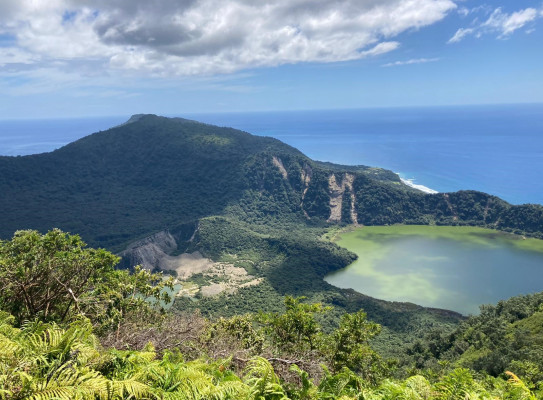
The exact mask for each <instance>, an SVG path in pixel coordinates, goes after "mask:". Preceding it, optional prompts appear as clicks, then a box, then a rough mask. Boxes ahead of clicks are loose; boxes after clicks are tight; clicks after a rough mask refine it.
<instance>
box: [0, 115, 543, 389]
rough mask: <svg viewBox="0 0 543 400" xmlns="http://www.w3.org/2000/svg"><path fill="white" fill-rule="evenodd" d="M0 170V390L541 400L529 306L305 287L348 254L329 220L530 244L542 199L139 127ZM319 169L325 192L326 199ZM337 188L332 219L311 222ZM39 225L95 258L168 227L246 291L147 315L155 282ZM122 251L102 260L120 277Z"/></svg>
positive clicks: (211, 131)
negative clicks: (440, 189) (442, 229)
mask: <svg viewBox="0 0 543 400" xmlns="http://www.w3.org/2000/svg"><path fill="white" fill-rule="evenodd" d="M278 163H279V164H280V165H282V168H279V167H278V166H277V164H278ZM0 171H1V172H2V173H1V174H0V191H1V192H2V194H3V195H2V196H0V207H1V208H2V211H3V212H2V214H1V215H0V237H2V238H4V239H7V238H8V237H11V235H13V232H15V231H17V230H19V229H21V228H22V229H36V230H38V231H40V232H41V233H39V232H38V231H33V230H28V231H20V232H18V233H16V234H15V236H14V237H13V239H12V240H9V241H8V240H5V241H2V242H0V287H2V292H0V308H1V309H2V310H4V311H5V313H2V314H1V317H0V397H3V398H6V399H12V398H13V399H18V398H31V399H46V398H56V399H64V398H70V399H72V398H80V399H86V398H111V399H113V398H184V397H183V396H185V397H187V398H217V399H219V398H250V399H252V398H255V399H256V398H258V399H276V398H277V399H281V398H291V399H332V398H341V397H342V396H345V397H344V398H357V399H370V398H372V399H394V398H410V399H453V398H458V399H465V398H466V397H467V396H469V397H470V398H482V399H485V398H489V399H490V398H495V397H497V398H507V399H524V398H526V399H531V398H536V396H540V395H541V390H542V389H541V371H543V366H542V365H541V361H540V360H541V359H543V357H541V355H542V353H541V350H540V347H538V346H541V328H540V326H541V320H542V317H541V313H543V310H541V308H540V304H536V303H537V301H535V302H533V304H532V302H530V301H524V300H514V299H512V300H510V301H512V302H515V301H519V302H520V303H519V306H518V307H517V306H511V307H509V306H507V307H505V308H504V309H502V308H503V305H502V306H500V304H498V305H497V306H496V308H495V309H491V308H490V307H487V309H488V310H489V311H488V312H485V311H484V312H483V313H482V314H481V317H482V318H483V319H476V318H477V317H475V319H472V318H470V319H468V320H467V321H466V322H465V323H462V324H460V325H459V323H460V322H461V321H462V320H463V318H462V317H461V316H460V315H458V314H456V313H452V312H448V311H446V310H435V309H425V308H423V307H420V306H417V305H414V304H409V303H391V302H386V301H381V300H377V299H374V298H371V297H368V296H365V295H363V294H360V293H357V292H355V291H352V290H342V289H338V288H335V287H333V286H331V285H329V284H327V283H326V282H324V281H323V278H324V276H326V275H327V274H328V273H330V272H332V271H336V270H338V269H341V268H344V267H345V266H347V265H348V264H349V263H351V262H352V261H353V260H354V259H355V257H356V256H355V255H354V254H353V253H351V252H349V251H347V250H346V249H343V248H340V247H338V246H337V245H336V244H334V243H332V242H330V241H329V240H327V239H325V235H326V234H327V233H328V234H331V233H330V232H333V231H334V230H335V229H337V228H338V227H341V226H344V225H345V224H351V223H357V224H363V225H387V224H397V223H403V224H407V225H414V224H423V225H430V226H432V225H465V226H477V227H485V228H493V229H499V230H502V231H509V232H514V233H517V234H523V235H526V236H533V237H543V233H542V232H543V207H541V206H538V205H524V206H512V205H510V204H508V203H506V202H504V201H502V200H500V199H498V198H496V197H493V196H490V195H487V194H484V193H479V192H472V191H461V192H457V193H449V194H436V195H427V194H423V193H420V192H417V191H416V190H413V189H411V188H409V187H407V186H405V185H402V184H401V183H400V181H399V178H398V177H397V176H396V175H395V174H393V173H392V172H390V171H385V170H382V169H378V168H369V167H364V166H351V167H349V166H340V165H334V164H329V163H320V162H314V161H312V160H310V159H309V158H307V157H305V156H304V155H303V154H301V153H300V152H299V151H297V150H296V149H293V148H291V147H289V146H287V145H285V144H283V143H281V142H279V141H277V140H274V139H270V138H262V137H255V136H251V135H249V134H247V133H244V132H240V131H237V130H234V129H227V128H218V127H214V126H210V125H205V124H200V123H197V122H194V121H188V120H183V119H168V118H161V117H157V116H153V115H143V116H139V118H134V119H132V120H131V121H130V122H129V123H127V124H124V125H121V126H119V127H116V128H113V129H110V130H108V131H106V132H99V133H96V134H94V135H91V136H88V137H86V138H83V139H81V140H78V141H77V142H74V143H72V144H70V145H68V146H65V147H63V148H61V149H59V150H56V151H54V152H51V153H46V154H40V155H33V156H25V157H0ZM332 174H334V176H335V180H336V182H337V183H338V185H339V186H340V187H343V188H344V192H343V194H341V193H339V194H338V193H333V191H332V190H331V188H330V186H329V180H330V179H331V175H332ZM351 179H352V182H353V183H352V189H351V188H350V186H346V185H345V184H344V182H345V181H346V180H351ZM336 195H337V196H342V197H341V198H337V199H336V200H337V201H336V204H340V205H341V206H342V210H341V212H340V213H339V216H338V219H339V221H338V222H337V224H335V223H329V222H327V221H328V219H329V218H330V216H331V206H330V202H331V197H332V196H336ZM351 206H353V209H354V212H355V214H356V215H355V217H353V216H352V215H353V214H352V213H351V212H350V210H351ZM347 211H349V212H347ZM353 218H355V219H356V221H353ZM54 227H57V228H60V229H63V230H66V231H71V232H78V233H79V234H81V236H82V238H84V239H85V241H86V242H88V243H90V244H91V245H93V246H102V247H106V248H107V249H109V250H112V251H122V250H124V249H125V248H126V247H127V245H128V244H130V243H133V242H134V241H135V240H137V239H143V238H147V237H149V236H150V235H151V234H153V233H156V232H162V231H167V232H168V233H169V234H171V236H172V238H173V239H174V241H175V245H174V247H175V248H173V247H169V248H168V249H167V253H168V254H169V255H179V254H181V253H184V252H188V251H190V252H192V251H196V250H198V251H200V252H201V253H202V254H203V255H204V256H206V257H208V258H210V259H212V260H213V261H223V262H231V263H233V264H234V265H236V266H238V267H242V268H246V269H247V271H248V272H249V273H250V274H251V275H254V276H256V277H258V278H260V279H261V283H260V284H258V285H255V286H247V287H243V288H240V289H239V290H238V291H237V292H236V293H234V294H221V295H219V296H216V297H201V296H197V297H196V298H193V299H188V298H178V299H176V301H175V303H174V305H173V307H172V311H173V312H172V313H165V312H164V310H163V309H162V307H161V305H165V304H167V303H168V300H169V295H168V293H172V290H173V287H172V281H169V280H164V279H163V277H162V276H161V275H159V274H158V275H157V274H151V273H149V272H147V271H146V270H141V269H137V268H136V269H134V270H133V272H132V273H131V272H129V271H128V270H119V269H115V268H116V263H117V261H118V259H117V257H115V256H113V255H112V254H111V253H109V252H108V251H105V250H94V249H89V248H86V247H85V244H84V243H83V242H82V240H81V239H80V238H79V237H78V236H71V235H69V234H66V233H64V232H62V231H59V230H52V231H50V230H51V229H53V228H54ZM405 229H408V228H405ZM409 229H411V228H409ZM412 229H417V228H412ZM47 231H50V232H49V233H45V232H47ZM43 233H45V234H43ZM148 240H151V239H148ZM534 243H536V242H533V241H530V240H523V241H522V242H520V241H519V246H520V247H526V246H530V247H532V246H534ZM130 257H131V255H130V254H128V255H127V257H126V258H125V259H124V260H123V262H122V263H121V264H119V265H122V266H124V267H133V263H131V261H132V260H133V259H132V258H130ZM151 267H156V265H152V266H151ZM170 274H172V275H175V274H174V273H173V271H170ZM193 279H194V280H195V281H199V282H200V283H205V282H206V281H207V280H208V278H207V277H206V276H205V275H201V276H194V277H193ZM285 296H294V297H286V299H287V301H286V303H285V301H284V299H285ZM299 296H304V297H305V298H306V300H305V301H302V300H301V299H299V298H298V297H299ZM152 299H154V300H153V301H151V300H152ZM521 299H523V298H521ZM508 304H509V303H508ZM257 310H261V311H262V313H260V314H259V315H255V314H254V313H255V311H257ZM362 310H363V311H362ZM504 310H513V311H504ZM522 310H524V311H522ZM511 315H516V316H515V317H512V316H511ZM206 318H209V319H206ZM377 324H379V325H380V326H378V325H377ZM379 331H381V333H380V334H377V333H378V332H379ZM93 332H94V333H93ZM426 334H428V336H425V335H426ZM94 335H97V336H94ZM498 338H501V339H500V340H498ZM98 342H100V343H101V344H100V343H98ZM148 342H152V346H151V345H149V346H147V343H148ZM493 343H496V344H495V345H494V344H493ZM153 347H154V348H153ZM127 349H128V350H127ZM391 358H393V359H391ZM321 365H323V366H321ZM506 369H509V370H511V371H512V372H514V373H515V374H516V375H509V376H506V375H504V374H505V373H506ZM517 375H518V377H517ZM508 380H509V381H508Z"/></svg>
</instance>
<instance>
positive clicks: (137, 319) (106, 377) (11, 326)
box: [0, 230, 543, 400]
mask: <svg viewBox="0 0 543 400" xmlns="http://www.w3.org/2000/svg"><path fill="white" fill-rule="evenodd" d="M1 249H2V252H1V253H0V254H1V257H0V272H1V273H2V275H1V277H2V282H3V283H4V284H6V285H7V287H8V288H11V289H10V290H11V292H10V293H11V294H13V293H15V292H14V289H13V288H14V287H18V286H21V285H20V284H19V283H20V282H28V281H29V280H28V279H26V280H25V279H22V278H24V277H27V278H29V277H36V276H44V275H48V274H53V276H55V278H54V279H48V280H41V281H40V290H41V291H43V293H51V291H52V290H53V289H54V290H57V291H58V292H59V293H63V291H62V290H59V289H58V287H57V285H58V281H59V280H60V278H59V279H57V277H58V276H62V275H56V271H55V270H53V269H51V270H47V271H46V272H44V268H46V265H50V264H54V263H56V265H57V266H58V270H59V271H62V272H66V271H71V273H72V275H73V276H74V277H75V278H74V279H76V280H77V279H78V277H79V276H81V273H83V274H88V273H89V271H88V269H87V268H86V266H85V264H84V263H81V260H82V259H85V260H87V261H90V262H92V261H95V263H94V265H95V266H97V265H98V266H101V268H102V269H101V270H100V272H98V273H97V275H98V276H96V277H93V278H92V279H89V280H90V281H91V282H93V283H92V284H91V283H89V284H88V285H86V286H85V285H84V289H81V290H80V291H78V297H75V294H72V293H71V292H70V291H68V292H69V293H70V295H73V297H75V299H74V303H75V304H74V307H73V309H72V308H71V307H68V309H69V310H71V311H70V312H69V313H67V314H66V313H63V312H62V309H63V308H64V307H60V309H58V310H57V309H51V311H50V312H49V313H45V312H43V311H42V310H38V309H36V310H33V309H30V308H29V305H28V303H27V299H25V298H24V297H18V296H9V297H8V296H5V295H4V296H3V297H2V301H1V303H0V304H1V308H2V309H1V310H0V398H2V399H13V400H15V399H32V400H34V399H35V400H43V399H56V400H59V399H70V400H71V399H174V398H175V399H339V398H341V399H383V400H385V399H400V398H409V399H421V400H422V399H426V400H432V399H436V400H438V399H439V400H443V399H465V398H482V399H485V398H488V399H491V398H504V399H511V400H515V399H519V400H520V399H536V398H537V396H538V395H540V394H541V393H542V390H543V385H542V384H543V380H542V379H543V376H542V374H541V371H542V365H541V360H542V359H543V357H541V355H542V354H541V350H538V348H537V346H536V345H539V346H541V344H542V342H541V320H542V318H541V315H543V311H542V307H543V294H540V295H537V296H529V297H523V298H516V299H511V300H509V301H507V302H502V303H500V304H498V305H497V306H495V307H486V308H485V309H484V310H483V313H482V314H481V316H479V317H474V318H471V319H469V320H467V321H466V322H465V323H464V324H462V325H461V326H460V328H459V329H457V330H456V331H455V332H454V333H452V334H451V335H449V336H448V337H447V338H445V340H444V338H443V337H442V336H440V335H439V332H434V333H432V335H429V336H428V337H427V338H426V339H425V340H424V341H421V342H419V343H417V344H416V346H414V347H413V348H412V349H411V350H410V352H409V353H407V354H406V355H405V357H404V359H403V360H402V362H403V363H404V365H403V367H402V368H398V361H392V360H384V359H383V358H382V357H381V356H380V355H379V354H378V353H377V352H375V350H373V349H372V348H371V339H372V338H373V337H374V336H375V335H378V334H379V331H380V326H379V325H377V324H376V323H374V322H370V321H368V320H367V319H366V314H365V313H364V312H362V311H358V312H355V313H352V314H348V313H347V314H343V316H342V317H341V321H340V323H339V325H338V326H337V328H335V329H334V330H333V331H331V332H330V333H326V332H324V330H323V329H322V325H321V323H320V322H319V319H320V317H321V316H323V315H325V314H327V313H329V312H330V311H331V309H330V307H324V306H323V305H322V304H319V303H315V304H310V303H305V302H303V300H304V299H302V298H292V297H288V296H287V297H286V298H285V312H282V313H259V314H255V315H243V316H239V315H238V316H234V317H231V318H228V319H225V318H220V319H219V320H217V321H215V322H213V321H209V320H205V319H203V318H202V317H200V316H199V315H198V314H187V315H185V316H175V315H163V314H161V313H160V311H159V310H157V309H154V308H153V307H152V304H155V303H153V302H149V301H150V300H149V299H147V301H145V300H143V297H144V295H145V294H146V293H145V290H146V289H145V288H149V289H152V290H154V291H155V295H159V293H160V291H161V289H162V288H163V286H164V284H163V283H162V281H161V280H160V279H157V278H158V277H156V276H152V275H150V274H142V272H141V271H137V270H136V271H135V272H134V273H133V274H129V273H128V272H126V271H123V274H122V276H121V277H119V276H117V275H116V274H111V272H112V271H111V269H110V268H109V264H108V263H109V261H111V260H113V259H114V258H115V257H114V256H113V255H112V254H111V253H108V252H106V251H104V250H93V249H87V248H85V246H84V244H83V243H82V242H81V241H80V239H79V238H78V237H77V236H70V235H66V234H64V233H62V232H60V231H58V230H55V231H51V232H49V233H48V234H46V235H43V236H40V235H39V234H37V233H36V232H33V231H21V232H18V233H17V234H16V235H15V237H14V238H13V240H12V241H10V242H2V247H1ZM104 260H106V261H107V262H104ZM14 271H16V272H17V273H15V274H14V273H13V272H14ZM120 280H122V281H123V285H128V286H130V284H131V283H134V282H135V281H138V282H139V284H138V285H136V286H132V287H131V288H130V290H129V291H130V292H131V293H132V296H130V297H129V298H130V299H131V301H132V303H131V304H132V307H125V308H123V310H124V312H123V313H120V314H118V316H119V318H118V319H117V324H116V325H111V324H110V323H109V322H110V318H109V316H108V315H107V314H105V313H96V312H86V308H85V307H84V306H83V304H84V302H83V301H81V302H80V301H79V299H84V298H85V296H88V295H89V294H95V293H96V287H97V286H100V285H103V286H105V287H111V286H115V285H119V281H120ZM97 281H100V284H98V283H97ZM66 282H67V283H66V284H65V286H66V287H69V285H70V284H72V283H74V282H76V281H73V282H72V281H69V280H67V281H66ZM23 286H24V287H25V288H26V289H28V288H29V286H28V285H26V284H25V285H23ZM33 286H34V285H32V284H30V287H33ZM63 287H64V286H63ZM138 288H144V289H143V290H139V289H138ZM137 295H139V296H137ZM38 297H39V295H38ZM38 297H36V298H38ZM65 297H68V296H60V297H58V298H57V301H59V302H60V303H63V305H65V303H66V302H67V299H66V298H65ZM103 298H104V299H106V298H105V297H103ZM117 300H118V296H117V297H116V296H115V295H113V296H112V297H110V298H109V300H106V303H115V302H116V301H117ZM125 300H126V299H125ZM98 303H100V301H98ZM68 304H70V303H69V302H68ZM4 310H15V311H17V312H22V311H21V310H24V311H25V314H24V316H25V318H26V321H24V322H23V321H21V316H19V317H16V316H13V315H10V314H9V313H7V312H5V311H4ZM65 315H67V316H69V317H65ZM47 320H48V321H49V322H46V321H47ZM93 327H99V331H97V332H98V333H99V335H98V336H95V335H94V334H93ZM496 327H503V329H502V330H500V329H496ZM517 331H518V332H517ZM484 332H486V336H485V334H484ZM526 332H528V333H529V334H530V336H529V338H526V336H525V335H526ZM489 335H497V336H498V338H500V340H496V338H494V337H490V336H489ZM521 337H523V338H524V339H523V340H522V341H520V342H519V341H518V339H519V338H521ZM528 339H529V340H530V341H529V342H527V340H528ZM515 340H516V341H515ZM462 343H466V344H467V345H468V346H467V347H466V346H462ZM489 346H490V347H489ZM459 349H462V350H463V352H461V351H459ZM473 349H475V350H474V351H472V350H473ZM526 350H530V351H529V352H526ZM474 352H475V354H477V353H478V354H479V357H478V358H477V357H474ZM493 354H495V356H493ZM527 355H528V357H527ZM466 356H467V357H466ZM500 356H501V358H499V360H502V359H504V357H505V359H507V360H508V363H505V364H498V363H496V357H500ZM422 357H426V359H424V363H425V365H424V367H425V368H426V369H425V370H413V369H412V367H413V366H415V367H416V366H418V367H419V368H420V367H422V366H421V365H419V364H420V363H421V362H422V360H423V358H422ZM432 357H434V358H432ZM413 360H414V362H415V364H412V363H413ZM432 360H446V361H447V364H445V363H436V365H435V366H434V367H432V366H430V365H429V363H430V362H431V361H432ZM467 363H471V365H469V367H470V369H468V368H466V364H467ZM503 367H511V368H510V369H512V370H514V371H517V374H520V378H519V377H518V376H517V375H515V374H514V373H513V372H509V371H506V370H505V369H503ZM409 371H410V372H409ZM482 372H484V374H481V373H482ZM493 375H494V376H497V377H493Z"/></svg>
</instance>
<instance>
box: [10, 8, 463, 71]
mask: <svg viewBox="0 0 543 400" xmlns="http://www.w3.org/2000/svg"><path fill="white" fill-rule="evenodd" d="M455 8H456V5H455V3H454V2H453V0H262V1H257V2H255V1H249V0H177V1H153V0H130V1H126V0H93V1H91V0H48V1H43V2H42V1H34V0H2V2H0V33H1V32H6V33H8V34H10V35H14V36H15V38H16V43H17V50H18V51H19V52H21V54H23V53H24V54H28V55H29V56H28V57H27V59H26V60H27V61H28V60H30V61H35V62H37V61H36V60H39V62H41V63H45V62H47V61H50V62H54V61H58V60H61V61H63V62H67V63H71V62H75V61H82V60H92V61H93V62H101V63H102V67H103V68H104V70H112V71H115V70H117V71H119V70H121V71H138V72H143V73H146V74H151V75H153V76H183V75H205V74H216V73H231V72H235V71H239V70H243V69H248V68H254V67H268V66H276V65H281V64H288V63H301V62H337V61H347V60H354V59H360V58H364V57H371V56H376V55H379V54H383V53H386V52H389V51H393V50H394V49H396V48H397V47H398V46H399V43H398V42H397V41H395V40H391V39H393V38H395V37H396V36H398V35H399V34H401V33H402V32H405V31H408V30H413V29H420V28H422V27H425V26H428V25H431V24H434V23H436V22H437V21H440V20H441V19H443V18H444V17H445V16H446V15H447V14H448V13H449V12H450V11H451V10H454V9H455ZM15 58H16V57H15ZM19 58H20V57H19ZM4 59H5V57H4ZM8 60H9V58H8ZM78 65H79V64H78Z"/></svg>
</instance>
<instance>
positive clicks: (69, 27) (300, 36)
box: [0, 0, 543, 119]
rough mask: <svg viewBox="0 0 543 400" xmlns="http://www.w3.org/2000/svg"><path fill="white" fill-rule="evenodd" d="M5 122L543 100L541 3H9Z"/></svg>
mask: <svg viewBox="0 0 543 400" xmlns="http://www.w3.org/2000/svg"><path fill="white" fill-rule="evenodd" d="M0 91H1V93H2V96H0V119H18V118H49V117H50V118H56V117H76V116H101V115H129V114H134V113H142V112H143V113H157V114H164V115H182V114H183V113H195V112H229V111H264V110H296V109H323V108H324V109H330V108H362V107H393V106H426V105H427V106H434V105H452V104H454V105H458V104H493V103H537V102H543V1H524V0H514V1H513V0H496V1H489V2H486V3H485V2H484V1H482V2H481V1H470V0H463V1H461V0H260V1H250V0H199V1H196V0H176V1H173V0H169V1H166V0H163V1H161V0H93V1H90V0H48V1H44V2H36V1H33V0H2V1H1V2H0Z"/></svg>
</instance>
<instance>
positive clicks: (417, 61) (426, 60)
mask: <svg viewBox="0 0 543 400" xmlns="http://www.w3.org/2000/svg"><path fill="white" fill-rule="evenodd" d="M439 60H440V59H439V58H412V59H411V60H406V61H395V62H391V63H388V64H383V67H398V66H400V65H412V64H425V63H430V62H436V61H439Z"/></svg>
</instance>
